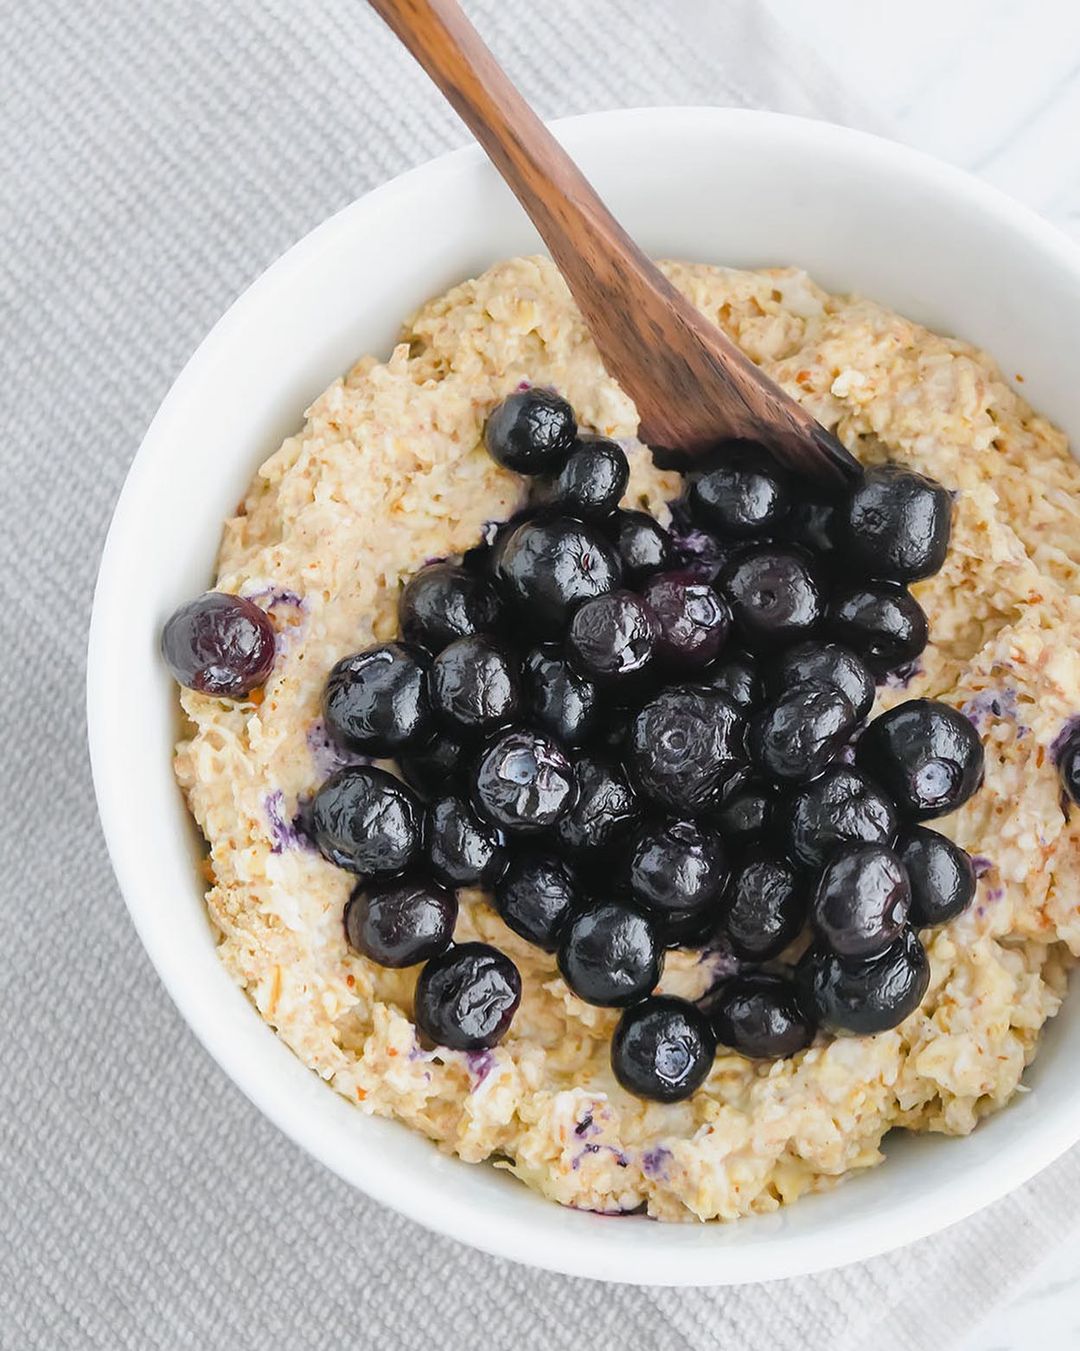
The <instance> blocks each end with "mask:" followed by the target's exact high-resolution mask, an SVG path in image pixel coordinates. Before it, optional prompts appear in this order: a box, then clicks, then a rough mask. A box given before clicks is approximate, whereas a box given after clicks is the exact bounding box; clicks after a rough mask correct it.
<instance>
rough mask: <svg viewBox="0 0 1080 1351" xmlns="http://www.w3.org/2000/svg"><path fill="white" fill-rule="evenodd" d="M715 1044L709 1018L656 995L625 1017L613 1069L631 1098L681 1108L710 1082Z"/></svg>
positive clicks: (616, 1037) (618, 1028)
mask: <svg viewBox="0 0 1080 1351" xmlns="http://www.w3.org/2000/svg"><path fill="white" fill-rule="evenodd" d="M715 1054H716V1038H715V1037H714V1036H713V1030H712V1028H711V1027H710V1025H709V1020H708V1018H706V1017H705V1015H704V1014H703V1013H702V1012H701V1011H700V1010H699V1009H696V1008H695V1007H694V1005H693V1004H690V1003H688V1002H687V1001H686V1000H685V999H676V998H674V997H673V996H671V995H654V996H653V997H652V998H651V999H645V1000H643V1001H642V1002H641V1003H640V1004H635V1005H634V1007H633V1008H630V1009H627V1010H626V1012H625V1013H623V1015H622V1016H621V1017H620V1019H619V1021H618V1024H617V1026H616V1028H615V1034H614V1036H613V1037H612V1039H611V1068H612V1070H613V1071H614V1073H615V1078H616V1079H618V1081H619V1083H620V1084H622V1086H623V1088H625V1089H626V1091H627V1092H628V1093H633V1094H634V1095H635V1097H639V1098H647V1099H648V1100H650V1101H651V1102H681V1101H682V1100H683V1099H684V1098H689V1097H690V1096H691V1095H692V1094H693V1093H694V1092H695V1091H696V1090H697V1089H698V1088H700V1087H701V1085H702V1084H703V1083H704V1082H705V1080H706V1079H707V1078H708V1074H709V1071H710V1070H711V1069H712V1063H713V1057H714V1055H715Z"/></svg>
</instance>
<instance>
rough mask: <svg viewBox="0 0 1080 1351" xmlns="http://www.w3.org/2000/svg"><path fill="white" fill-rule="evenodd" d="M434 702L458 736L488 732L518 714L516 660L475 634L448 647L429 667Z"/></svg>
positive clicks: (444, 724) (443, 722)
mask: <svg viewBox="0 0 1080 1351" xmlns="http://www.w3.org/2000/svg"><path fill="white" fill-rule="evenodd" d="M430 684H431V706H432V708H433V709H434V712H435V717H436V718H437V719H438V721H439V723H440V724H441V725H442V727H443V728H445V730H446V731H447V732H449V733H450V734H451V735H452V736H454V737H457V738H460V739H468V738H469V737H479V736H486V735H489V734H490V733H491V732H494V731H497V730H498V729H499V728H500V727H505V726H506V725H507V723H509V722H512V721H513V720H514V718H515V717H516V716H517V713H518V710H519V707H520V702H521V699H520V690H519V676H518V669H517V662H516V661H515V660H514V658H513V657H511V656H510V654H509V653H508V652H507V650H506V648H505V647H503V645H502V644H501V643H499V642H497V641H496V640H495V639H493V638H485V637H481V636H479V635H474V636H472V637H468V638H458V639H456V640H455V641H454V642H452V643H451V644H450V645H449V646H448V647H444V648H443V650H442V651H441V652H440V653H439V655H438V656H437V657H436V658H435V661H434V662H433V663H432V667H431V679H430Z"/></svg>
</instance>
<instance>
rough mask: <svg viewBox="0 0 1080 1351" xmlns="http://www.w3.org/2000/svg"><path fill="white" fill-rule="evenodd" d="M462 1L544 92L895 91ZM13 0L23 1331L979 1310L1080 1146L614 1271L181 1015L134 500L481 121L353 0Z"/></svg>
mask: <svg viewBox="0 0 1080 1351" xmlns="http://www.w3.org/2000/svg"><path fill="white" fill-rule="evenodd" d="M470 9H471V11H472V13H473V14H474V15H475V16H476V18H477V20H478V22H480V24H481V26H482V27H483V28H484V30H485V31H486V32H487V34H488V35H489V36H490V38H491V40H492V41H493V43H494V45H495V47H496V48H497V50H498V52H499V53H500V55H501V56H502V57H503V58H504V59H505V62H506V64H507V65H508V66H509V68H510V71H511V73H512V74H513V76H514V77H515V78H516V79H517V80H518V81H519V82H520V83H521V85H522V86H523V88H524V89H525V92H526V93H527V94H528V95H529V97H531V98H532V100H533V101H534V103H535V104H536V106H537V107H538V108H539V110H540V111H541V112H542V113H543V114H545V115H548V116H553V115H557V114H561V113H567V112H576V111H583V110H586V109H589V108H595V107H604V106H615V105H619V104H648V103H692V102H697V103H726V104H737V105H759V106H769V107H775V108H781V109H785V110H789V111H796V112H807V113H817V114H819V115H823V116H829V117H833V118H835V119H838V120H848V121H852V122H857V123H864V124H865V123H867V122H870V123H871V124H873V122H874V120H875V119H874V118H873V117H872V115H871V114H869V113H868V112H867V110H866V108H865V107H861V106H857V105H856V103H854V102H853V101H852V100H851V99H849V98H846V97H844V96H842V94H841V92H840V91H841V82H839V81H836V80H834V79H832V78H831V77H830V76H829V74H828V72H827V71H825V70H824V69H823V68H822V66H821V64H820V63H819V62H818V61H817V60H815V59H814V58H812V57H811V56H810V55H809V54H808V53H807V52H806V51H805V50H803V49H802V48H801V47H800V46H799V45H798V44H797V43H796V42H793V41H792V40H790V39H789V38H787V37H783V36H781V35H780V34H779V33H778V32H777V31H776V30H775V29H774V28H773V27H772V25H771V23H770V22H769V21H768V18H767V11H766V10H765V9H764V7H763V6H761V5H759V4H757V3H755V0H730V2H729V3H724V4H721V3H720V0H715V2H714V0H678V2H677V4H672V3H659V2H657V0H501V3H500V2H499V0H475V3H473V4H471V5H470ZM0 20H2V23H0V33H2V34H3V50H4V55H3V65H2V76H0V110H2V115H0V317H2V324H3V330H2V342H0V373H2V378H0V414H2V416H0V427H2V429H3V437H2V440H0V471H2V474H3V478H2V480H0V481H2V482H3V483H4V485H5V489H4V493H3V497H2V500H3V502H4V505H5V507H6V511H5V520H4V529H3V531H2V532H0V565H2V566H0V578H2V587H3V602H4V603H3V606H2V607H0V630H2V631H0V638H2V646H0V652H2V653H3V657H2V666H0V681H2V685H0V729H2V734H3V735H2V742H0V744H2V747H3V754H2V757H0V784H2V790H3V791H2V802H3V809H4V810H3V822H2V828H0V877H2V879H3V885H2V887H0V895H2V898H3V899H2V901H0V906H2V911H0V913H2V916H3V930H2V932H3V941H2V943H0V1045H2V1047H3V1051H2V1071H3V1075H2V1094H0V1104H2V1105H0V1228H2V1235H3V1242H2V1243H0V1346H2V1347H4V1348H10V1349H11V1351H27V1349H29V1348H41V1351H46V1349H47V1351H63V1349H65V1348H79V1349H80V1351H81V1349H82V1348H103V1349H104V1348H108V1351H117V1349H122V1351H149V1349H151V1348H169V1351H173V1348H199V1351H202V1349H203V1348H217V1347H221V1348H226V1347H227V1348H230V1351H232V1349H235V1351H244V1349H245V1348H263V1347H279V1348H283V1349H287V1351H304V1349H305V1348H316V1347H318V1348H326V1347H335V1346H339V1345H349V1346H360V1347H378V1348H384V1347H385V1348H393V1349H394V1351H397V1349H398V1348H402V1349H403V1351H411V1348H414V1347H415V1348H424V1349H425V1351H426V1349H427V1348H431V1347H437V1348H440V1351H442V1348H446V1349H447V1351H456V1348H459V1347H460V1348H466V1347H474V1346H477V1345H479V1346H483V1347H490V1348H492V1349H493V1351H498V1348H502V1347H506V1348H510V1347H513V1348H515V1349H516V1351H528V1349H531V1348H537V1351H540V1348H544V1349H545V1351H557V1348H564V1347H565V1348H568V1349H570V1348H573V1351H580V1348H582V1347H583V1346H588V1347H589V1348H592V1349H594V1351H605V1349H606V1348H621V1347H623V1346H625V1345H632V1346H635V1347H642V1348H657V1349H658V1351H666V1349H667V1348H672V1349H674V1348H684V1347H689V1348H695V1349H696V1348H709V1347H724V1348H738V1347H743V1346H747V1347H753V1348H755V1351H757V1348H766V1349H767V1351H788V1348H791V1349H792V1351H795V1348H799V1349H800V1351H801V1348H804V1347H807V1346H816V1345H818V1344H821V1345H827V1346H829V1348H830V1351H856V1349H857V1348H863V1347H869V1346H873V1347H874V1348H875V1349H876V1351H900V1349H903V1351H924V1348H927V1347H931V1346H933V1347H941V1348H945V1347H950V1346H952V1345H954V1344H955V1342H956V1340H957V1339H958V1338H959V1337H960V1336H961V1335H962V1334H963V1332H964V1330H965V1329H967V1328H968V1327H969V1326H970V1325H971V1323H972V1320H973V1319H974V1318H975V1316H976V1315H977V1314H980V1313H984V1312H985V1311H986V1309H987V1308H988V1307H990V1306H991V1305H992V1303H993V1301H995V1300H997V1299H1000V1298H1002V1297H1003V1295H1004V1294H1006V1293H1007V1292H1008V1290H1009V1289H1010V1287H1011V1286H1012V1285H1014V1284H1015V1283H1016V1282H1017V1281H1018V1280H1019V1279H1020V1278H1021V1276H1022V1275H1023V1273H1024V1272H1025V1271H1026V1270H1027V1269H1028V1267H1029V1266H1030V1265H1031V1264H1032V1262H1033V1261H1034V1260H1035V1259H1036V1258H1037V1256H1038V1255H1039V1254H1040V1253H1041V1252H1042V1251H1043V1250H1044V1249H1045V1247H1046V1246H1047V1245H1048V1244H1051V1243H1054V1242H1058V1241H1060V1240H1061V1237H1062V1235H1063V1234H1065V1232H1066V1228H1067V1226H1068V1225H1069V1223H1070V1222H1071V1219H1072V1216H1073V1214H1074V1213H1075V1211H1076V1208H1077V1202H1078V1201H1080V1158H1076V1157H1073V1158H1069V1159H1067V1160H1065V1161H1064V1162H1062V1163H1060V1164H1059V1165H1057V1166H1056V1167H1055V1168H1053V1169H1051V1170H1049V1171H1048V1172H1047V1173H1046V1174H1044V1175H1043V1176H1042V1177H1041V1178H1040V1179H1038V1180H1037V1181H1036V1182H1035V1183H1033V1184H1032V1185H1030V1186H1029V1187H1028V1188H1026V1189H1025V1190H1024V1191H1023V1192H1021V1193H1019V1194H1018V1195H1016V1196H1014V1197H1012V1198H1011V1199H1009V1200H1006V1201H1004V1202H1001V1203H999V1204H998V1205H996V1206H994V1207H992V1208H991V1209H990V1210H989V1211H987V1212H985V1213H984V1214H983V1215H982V1216H980V1217H978V1218H977V1219H975V1220H972V1221H970V1222H968V1223H966V1224H964V1225H961V1226H958V1227H957V1228H956V1229H954V1230H952V1231H951V1232H949V1233H947V1234H945V1235H942V1236H940V1237H938V1238H936V1239H933V1240H929V1241H927V1242H924V1243H922V1244H919V1245H916V1246H915V1247H913V1248H910V1249H908V1250H907V1251H905V1252H903V1253H900V1254H895V1255H892V1256H889V1257H884V1258H880V1259H877V1260H875V1261H872V1262H870V1263H867V1264H865V1265H864V1266H861V1267H856V1268H850V1269H848V1270H845V1271H841V1272H835V1273H831V1274H827V1275H824V1276H820V1277H814V1278H806V1279H801V1280H796V1281H789V1282H784V1283H780V1284H770V1285H767V1286H758V1287H752V1288H746V1289H741V1290H711V1291H709V1290H702V1291H667V1290H659V1289H650V1288H627V1287H620V1288H611V1287H604V1286H601V1285H599V1284H595V1283H591V1282H586V1281H582V1280H574V1279H571V1278H564V1277H558V1276H552V1275H548V1274H545V1273H541V1272H536V1271H532V1270H529V1269H526V1268H523V1267H516V1266H512V1265H509V1264H506V1263H502V1262H499V1261H495V1260H493V1259H491V1258H488V1257H485V1256H481V1255H480V1254H477V1253H475V1252H472V1251H470V1250H467V1249H465V1248H462V1247H460V1246H458V1245H456V1244H454V1243H452V1242H449V1241H447V1240H444V1239H441V1238H436V1237H434V1236H432V1235H431V1234H429V1233H427V1232H426V1231H425V1230H423V1229H421V1228H419V1227H418V1226H416V1225H413V1224H411V1223H409V1222H407V1221H405V1220H403V1219H401V1218H399V1217H398V1216H397V1215H395V1214H393V1213H392V1212H390V1211H387V1210H384V1209H382V1208H380V1207H378V1206H376V1205H374V1204H372V1203H370V1202H369V1201H367V1200H366V1199H365V1198H364V1197H362V1196H360V1195H358V1194H356V1193H355V1192H353V1191H351V1190H349V1189H348V1188H347V1187H346V1186H345V1185H344V1184H343V1183H341V1182H339V1181H338V1180H337V1179H336V1178H335V1177H332V1176H330V1175H329V1174H328V1173H326V1172H325V1171H324V1170H322V1169H321V1168H319V1167H318V1166H317V1165H316V1164H314V1163H313V1162H312V1161H311V1160H310V1159H308V1158H307V1157H306V1156H305V1155H303V1154H302V1153H300V1151H299V1150H298V1149H296V1147H294V1146H293V1145H292V1144H291V1143H289V1142H288V1141H287V1140H285V1139H284V1138H283V1137H281V1136H280V1135H279V1134H278V1133H277V1132H276V1131H275V1130H274V1129H273V1128H272V1127H271V1126H270V1125H269V1124H268V1123H267V1122H266V1121H264V1120H263V1119H262V1118H261V1117H260V1116H259V1115H258V1113H257V1112H256V1111H255V1110H254V1109H253V1108H252V1107H251V1106H249V1104H248V1103H247V1102H246V1101H245V1100H244V1099H242V1098H241V1096H240V1094H239V1092H238V1091H237V1090H236V1089H235V1088H233V1087H232V1086H231V1084H230V1083H229V1082H228V1081H227V1080H226V1079H225V1077H224V1076H223V1075H222V1074H221V1072H220V1071H219V1070H218V1069H217V1068H216V1066H215V1065H214V1064H213V1063H212V1062H211V1061H210V1060H209V1058H208V1057H207V1056H206V1055H205V1053H204V1052H203V1051H202V1050H201V1048H200V1047H199V1046H198V1045H197V1044H196V1043H195V1041H194V1039H193V1038H192V1037H191V1036H190V1034H189V1033H188V1032H187V1031H186V1029H185V1027H184V1026H183V1024H182V1023H181V1021H180V1019H179V1017H178V1016H177V1014H176V1013H175V1012H174V1010H173V1008H172V1005H171V1004H170V1002H169V1000H168V998H167V997H166V995H165V993H164V991H163V990H162V989H161V987H160V985H159V984H158V982H157V980H156V978H155V976H154V974H153V972H152V971H151V969H150V967H149V964H148V962H147V960H146V958H145V957H144V955H143V953H142V951H141V949H140V947H139V944H138V941H137V939H136V938H135V935H134V932H133V930H132V928H131V925H130V924H129V922H128V919H127V915H126V912H125V910H124V908H123V904H122V902H121V900H120V897H119V895H118V893H117V890H116V887H115V885H114V882H113V878H112V875H111V873H110V870H109V866H108V862H107V860H106V857H105V853H104V848H103V845H102V843H101V840H100V836H99V832H98V828H97V822H96V816H95V811H94V804H93V798H92V792H91V787H90V779H89V773H88V768H87V763H86V754H85V749H84V726H83V722H84V719H83V709H82V703H83V693H82V684H83V656H84V644H85V629H86V623H87V617H88V610H89V604H90V597H91V590H92V585H93V579H94V572H95V568H96V561H97V556H98V553H99V551H100V546H101V541H102V538H103V535H104V531H105V528H106V525H107V522H108V517H109V513H110V511H111V508H112V504H113V502H114V500H115V497H116V494H117V492H118V491H119V487H120V483H121V481H122V479H123V476H124V472H125V470H126V468H127V465H128V463H129V462H130V459H131V457H132V455H133V454H134V452H135V449H136V446H137V444H138V441H139V438H140V435H141V433H142V431H143V429H144V428H145V426H146V424H147V422H148V421H149V419H150V417H151V416H152V414H153V412H154V409H155V408H156V406H157V404H158V403H159V401H160V400H161V398H162V396H163V395H164V393H165V391H166V389H167V388H168V386H169V384H170V382H171V380H172V379H173V377H174V376H175V374H176V372H177V371H178V370H179V369H180V367H181V365H182V364H183V362H184V359H185V358H186V356H187V355H188V354H189V353H190V351H191V350H192V349H193V348H194V346H195V345H196V344H197V343H198V342H199V340H200V338H201V337H202V336H203V334H204V333H205V332H206V330H207V329H208V327H209V326H210V324H211V323H212V322H213V320H214V319H215V318H216V317H217V316H218V315H219V314H220V312H221V311H222V310H223V309H224V308H225V307H226V305H227V304H228V303H229V302H230V301H231V300H232V299H233V297H234V296H235V295H236V294H237V293H238V292H239V291H240V290H241V289H242V288H243V287H244V286H245V285H246V284H247V283H248V282H249V281H250V280H251V279H252V278H253V277H254V276H256V275H257V274H258V273H259V272H260V271H261V270H262V269H263V268H264V267H265V266H266V265H267V264H268V263H269V262H270V261H271V260H272V259H273V258H274V257H276V256H277V255H278V254H279V253H280V252H281V251H282V250H284V249H285V248H287V247H288V246H289V245H290V244H291V243H292V242H293V241H294V240H296V239H297V238H298V237H299V236H301V235H302V234H303V233H304V232H305V231H307V230H308V229H309V228H311V227H312V226H313V225H315V224H316V223H317V222H318V221H319V220H321V219H322V218H323V217H325V216H326V215H327V214H329V213H330V212H332V211H334V210H335V209H337V208H338V207H340V206H341V205H343V204H344V203H345V202H347V201H349V200H350V199H351V198H353V197H355V196H357V195H358V194H360V193H362V192H364V191H365V190H367V189H368V188H370V187H372V186H373V185H374V184H376V183H378V182H381V181H382V180H384V179H386V178H387V177H389V176H390V175H392V174H394V173H396V172H398V171H399V170H401V169H403V168H406V167H408V166H409V165H411V164H414V163H416V162H419V161H420V160H423V159H425V158H428V157H429V156H431V155H433V154H436V153H438V152H439V151H441V150H443V149H445V148H447V147H448V146H451V145H453V144H456V143H458V142H460V141H461V140H463V139H464V133H463V130H462V128H461V127H460V125H459V124H458V123H457V122H456V120H455V119H454V118H453V117H452V115H451V114H450V113H449V112H448V111H447V110H446V109H445V108H444V107H443V105H442V104H441V102H440V101H439V99H438V98H437V96H435V94H434V93H433V91H432V90H431V89H430V88H429V87H428V85H427V84H426V82H425V80H424V79H423V77H422V76H421V75H420V74H419V72H418V71H416V70H415V69H414V68H413V67H412V65H411V63H410V62H409V61H408V60H407V58H406V57H405V56H404V54H403V53H401V52H400V51H398V50H396V49H395V47H394V44H393V43H392V41H391V40H390V38H389V36H388V34H386V33H385V32H384V31H383V30H382V29H381V28H380V27H379V26H378V25H377V23H376V22H375V21H374V20H373V19H372V17H371V16H370V15H369V14H368V13H367V11H366V9H365V7H364V6H363V5H362V4H361V3H360V0H261V2H259V0H230V3H218V2H217V0H156V2H155V3H154V4H147V3H140V0H49V3H46V2H45V0H0ZM177 472H178V473H182V472H183V465H182V464H178V465H177ZM117 679H118V680H120V679H123V672H120V671H118V672H117ZM132 715H133V716H135V717H137V716H138V710H137V709H133V711H132ZM826 1328H827V1329H828V1332H826V1331H825V1329H826Z"/></svg>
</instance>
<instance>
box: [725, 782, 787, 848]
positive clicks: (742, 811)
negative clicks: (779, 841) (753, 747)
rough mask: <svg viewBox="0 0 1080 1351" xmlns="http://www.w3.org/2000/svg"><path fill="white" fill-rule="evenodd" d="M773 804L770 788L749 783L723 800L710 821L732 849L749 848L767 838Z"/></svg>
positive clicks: (773, 795) (772, 791) (774, 798)
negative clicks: (713, 822) (714, 823)
mask: <svg viewBox="0 0 1080 1351" xmlns="http://www.w3.org/2000/svg"><path fill="white" fill-rule="evenodd" d="M775 803H776V791H775V789H774V788H772V787H771V786H770V785H768V784H764V783H760V782H755V781H753V780H751V781H750V782H748V783H745V784H743V785H742V786H741V787H739V788H737V789H736V790H735V792H733V793H732V794H731V795H730V796H729V797H728V798H726V800H725V801H724V802H723V804H722V805H721V806H720V807H719V808H718V810H717V811H716V812H715V814H714V815H713V817H712V820H713V821H715V822H716V825H717V828H718V829H719V831H720V834H721V835H722V836H723V837H724V841H725V843H726V844H728V845H729V846H730V847H731V848H732V849H736V850H745V849H749V848H751V847H752V846H753V845H756V844H762V843H763V842H764V841H765V840H766V839H767V838H768V837H769V835H770V833H771V831H772V824H773V811H774V808H775Z"/></svg>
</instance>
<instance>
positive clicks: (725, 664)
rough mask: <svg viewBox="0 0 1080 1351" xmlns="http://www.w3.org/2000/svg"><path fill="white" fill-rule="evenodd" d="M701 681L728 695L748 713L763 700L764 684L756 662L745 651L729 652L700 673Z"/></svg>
mask: <svg viewBox="0 0 1080 1351" xmlns="http://www.w3.org/2000/svg"><path fill="white" fill-rule="evenodd" d="M700 678H701V682H702V684H704V685H711V686H712V688H713V689H714V690H723V692H724V693H725V694H727V695H730V697H731V699H732V700H733V701H734V703H735V704H736V706H737V707H738V708H740V709H742V710H743V712H744V713H749V712H751V711H752V710H753V709H755V708H758V707H759V706H760V705H761V704H763V703H764V702H765V686H764V682H763V681H762V679H761V675H760V673H759V671H758V667H757V663H756V662H755V661H754V659H753V657H751V656H749V655H748V654H747V653H746V652H731V653H729V654H728V655H726V656H724V657H721V659H720V660H719V661H718V662H717V663H716V665H715V666H710V667H709V669H708V670H707V671H703V672H702V673H701V677H700Z"/></svg>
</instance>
